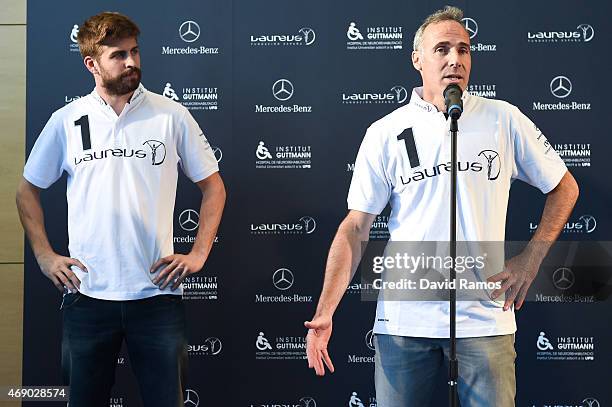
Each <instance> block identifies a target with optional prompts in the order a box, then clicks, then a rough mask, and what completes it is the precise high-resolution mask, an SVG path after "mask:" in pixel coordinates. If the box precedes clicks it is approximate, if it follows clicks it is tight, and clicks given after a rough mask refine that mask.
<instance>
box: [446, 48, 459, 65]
mask: <svg viewBox="0 0 612 407" xmlns="http://www.w3.org/2000/svg"><path fill="white" fill-rule="evenodd" d="M448 64H449V65H450V66H454V67H460V66H461V65H462V63H461V55H460V54H459V51H458V50H456V49H454V48H452V49H451V50H450V52H449V53H448Z"/></svg>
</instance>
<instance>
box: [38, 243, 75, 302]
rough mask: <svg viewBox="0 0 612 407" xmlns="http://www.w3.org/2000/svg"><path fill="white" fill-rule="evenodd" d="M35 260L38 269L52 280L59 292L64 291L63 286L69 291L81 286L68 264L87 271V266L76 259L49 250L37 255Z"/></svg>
mask: <svg viewBox="0 0 612 407" xmlns="http://www.w3.org/2000/svg"><path fill="white" fill-rule="evenodd" d="M36 260H37V261H38V265H39V267H40V271H42V273H43V274H44V275H45V276H46V277H47V278H48V279H49V280H51V281H52V282H53V285H54V286H55V287H57V289H58V290H60V292H62V293H63V292H64V287H66V288H68V289H69V290H70V292H77V291H78V290H79V289H80V288H81V280H79V278H78V277H77V276H76V275H75V274H74V273H73V272H72V270H70V266H77V267H78V268H80V269H81V270H83V271H84V272H87V268H86V267H85V266H84V265H83V263H81V262H80V261H78V260H77V259H72V258H70V257H64V256H60V255H59V254H57V253H53V252H50V253H48V254H43V255H41V256H39V257H38V258H37V259H36Z"/></svg>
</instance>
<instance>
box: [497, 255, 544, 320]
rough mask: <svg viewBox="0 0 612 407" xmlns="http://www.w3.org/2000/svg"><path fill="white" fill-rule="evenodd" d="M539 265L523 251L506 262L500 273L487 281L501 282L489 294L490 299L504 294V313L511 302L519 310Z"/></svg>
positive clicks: (539, 262) (538, 262)
mask: <svg viewBox="0 0 612 407" xmlns="http://www.w3.org/2000/svg"><path fill="white" fill-rule="evenodd" d="M540 264H541V261H537V260H535V259H534V257H533V256H530V255H528V254H527V253H526V252H525V251H523V252H522V253H521V254H519V255H518V256H515V257H513V258H511V259H509V260H508V261H506V263H505V265H504V270H503V271H502V272H501V273H497V274H495V275H493V276H491V277H489V278H488V279H487V281H489V282H497V281H501V282H502V285H501V287H500V288H499V289H497V290H495V291H493V292H492V293H491V298H492V299H496V298H497V297H499V296H500V295H502V294H503V293H504V292H505V293H506V301H505V303H504V311H508V309H510V306H511V305H512V303H513V302H514V303H516V305H515V308H516V309H517V310H519V309H520V308H521V306H522V305H523V302H524V301H525V297H526V296H527V290H529V287H530V286H531V283H532V282H533V280H534V279H535V277H536V275H537V274H538V270H539V268H540Z"/></svg>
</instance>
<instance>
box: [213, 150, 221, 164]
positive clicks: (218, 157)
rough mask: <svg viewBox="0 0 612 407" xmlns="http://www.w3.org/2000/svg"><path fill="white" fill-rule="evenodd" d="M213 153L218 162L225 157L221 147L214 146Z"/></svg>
mask: <svg viewBox="0 0 612 407" xmlns="http://www.w3.org/2000/svg"><path fill="white" fill-rule="evenodd" d="M213 154H214V155H215V158H216V159H217V162H218V163H220V162H221V160H222V159H223V151H221V149H220V148H219V147H213Z"/></svg>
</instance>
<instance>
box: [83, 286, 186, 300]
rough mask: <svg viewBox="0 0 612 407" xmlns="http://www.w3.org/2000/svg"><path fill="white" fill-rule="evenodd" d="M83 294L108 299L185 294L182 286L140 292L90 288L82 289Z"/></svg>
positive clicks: (135, 298)
mask: <svg viewBox="0 0 612 407" xmlns="http://www.w3.org/2000/svg"><path fill="white" fill-rule="evenodd" d="M79 292H80V293H81V294H83V295H86V296H88V297H91V298H95V299H98V300H107V301H131V300H143V299H145V298H151V297H156V296H158V295H176V296H180V297H182V296H183V290H182V288H181V287H179V288H177V289H176V290H174V291H170V290H163V291H162V290H157V291H151V292H148V291H139V292H127V293H125V292H106V291H105V292H96V291H93V292H91V291H88V290H82V289H81V290H80V291H79Z"/></svg>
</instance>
